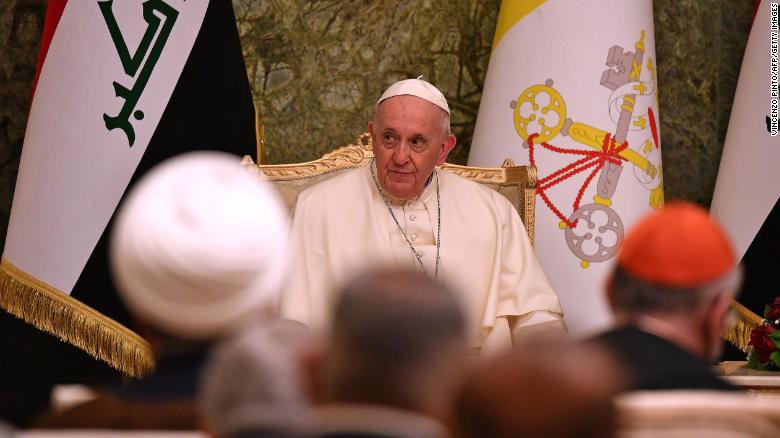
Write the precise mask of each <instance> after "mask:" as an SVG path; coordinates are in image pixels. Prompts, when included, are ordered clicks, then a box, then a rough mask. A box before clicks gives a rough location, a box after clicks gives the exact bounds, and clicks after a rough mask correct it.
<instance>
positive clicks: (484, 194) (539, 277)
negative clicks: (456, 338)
mask: <svg viewBox="0 0 780 438" xmlns="http://www.w3.org/2000/svg"><path fill="white" fill-rule="evenodd" d="M371 166H373V164H372V165H369V166H363V167H360V168H357V169H352V170H348V171H345V172H343V173H342V174H340V175H338V176H335V177H333V178H331V179H328V180H326V181H323V182H321V183H319V184H316V185H314V186H312V187H310V188H308V189H306V190H304V191H303V192H301V193H300V195H299V196H298V200H297V203H296V205H295V211H294V214H293V225H292V236H291V238H292V244H293V254H294V257H295V259H294V260H293V263H292V266H291V275H290V279H289V282H288V285H287V286H286V287H285V292H284V293H283V294H282V303H281V311H282V316H284V317H286V318H289V319H292V320H295V321H299V322H301V323H303V324H305V325H307V326H309V327H311V328H322V327H323V326H324V324H325V323H326V321H327V319H328V316H329V312H330V310H331V306H332V303H333V300H334V298H335V294H336V293H337V292H338V290H337V288H338V287H339V286H341V285H342V284H343V283H344V282H345V281H348V280H349V279H350V278H351V277H353V276H354V275H356V274H357V273H358V272H360V270H361V269H364V268H368V267H377V266H382V265H388V264H391V265H395V266H399V267H409V268H414V269H420V264H419V262H418V261H417V259H416V258H415V257H414V254H413V253H412V251H411V249H410V248H409V244H408V243H407V242H406V240H405V239H404V237H403V234H402V233H401V231H400V230H399V228H398V225H396V223H395V222H394V221H393V218H392V216H390V213H389V212H388V210H387V206H386V205H385V203H384V201H383V200H382V196H381V195H380V194H379V192H378V190H377V187H376V185H375V184H374V182H373V180H372V178H371ZM437 174H438V181H439V187H440V188H439V191H440V197H441V245H440V268H439V277H438V278H439V279H440V280H444V281H445V282H446V283H447V284H448V285H449V286H451V287H452V288H453V289H455V290H456V291H458V292H459V294H460V295H461V302H462V304H463V306H464V309H465V311H466V315H467V318H468V321H469V323H470V326H471V327H472V330H471V332H472V337H471V343H472V347H478V348H483V349H489V350H493V349H497V348H501V347H505V346H509V345H511V332H510V327H509V322H508V319H507V318H508V317H517V318H512V319H513V321H515V322H514V327H522V326H531V325H535V324H540V323H545V322H550V321H561V319H562V314H563V312H562V310H561V306H560V303H559V301H558V296H557V295H556V294H555V292H554V291H553V289H552V286H551V285H550V282H549V281H548V279H547V276H546V275H545V274H544V271H543V270H542V267H541V265H540V264H539V261H538V260H537V258H536V255H535V254H534V250H533V247H532V246H531V244H530V242H529V240H528V235H527V234H526V231H525V227H524V226H523V223H522V221H521V220H520V216H519V215H518V214H517V211H516V210H515V209H514V207H513V206H512V204H511V203H510V202H509V201H508V200H507V199H506V198H504V197H503V196H502V195H501V194H499V193H498V192H496V191H494V190H491V189H489V188H487V187H482V186H481V185H479V184H477V183H475V182H472V181H469V180H467V179H464V178H461V177H459V176H456V175H453V174H450V173H448V172H442V171H437ZM392 208H393V211H394V213H395V216H396V218H397V219H398V222H399V224H400V226H401V227H403V228H404V231H405V232H406V235H407V236H408V237H409V239H410V240H411V242H412V244H413V245H414V246H415V248H416V249H417V250H418V251H419V252H421V253H422V260H423V263H424V265H425V269H426V271H428V272H429V274H431V275H433V271H434V269H435V260H436V241H435V236H436V230H437V226H438V219H439V218H438V215H439V213H438V209H437V201H436V178H435V177H434V178H433V179H432V181H431V183H430V184H428V186H427V187H426V188H425V190H424V191H423V192H422V194H421V195H420V196H419V198H418V199H416V200H410V201H407V202H405V203H404V204H392Z"/></svg>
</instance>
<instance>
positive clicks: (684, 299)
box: [607, 202, 740, 359]
mask: <svg viewBox="0 0 780 438" xmlns="http://www.w3.org/2000/svg"><path fill="white" fill-rule="evenodd" d="M739 284H740V270H739V267H738V266H737V260H736V257H735V255H734V250H733V249H732V246H731V244H730V242H729V240H728V238H727V237H726V234H725V232H724V231H723V229H722V228H721V227H720V225H719V224H718V223H717V222H715V220H713V219H712V218H711V217H710V216H709V214H708V213H707V211H706V210H704V209H703V208H701V207H698V206H696V205H694V204H689V203H684V202H673V203H670V204H668V205H667V206H666V207H665V208H663V209H661V210H659V211H657V212H654V213H652V214H650V215H648V216H647V217H646V218H644V219H643V220H641V221H640V222H639V223H638V224H637V225H636V226H635V227H634V229H633V230H631V232H629V233H628V235H627V236H626V238H625V241H624V243H623V247H622V249H621V252H620V254H619V256H618V262H617V265H616V268H615V270H614V272H613V274H612V276H611V278H610V280H609V281H608V283H607V298H608V300H609V304H610V306H611V307H612V310H613V312H614V314H615V317H616V319H617V322H618V324H619V325H623V326H626V325H630V326H638V327H640V328H645V329H647V331H649V332H652V333H655V334H657V335H659V336H661V337H663V338H665V339H667V340H669V341H670V342H673V343H675V344H677V345H678V346H680V347H682V348H684V349H686V350H688V351H690V352H691V353H694V354H696V355H698V356H701V357H703V358H706V359H714V358H715V357H716V356H717V355H718V354H719V352H720V348H721V345H722V341H721V330H722V328H723V325H724V322H725V319H726V316H727V313H728V310H729V306H730V303H731V299H732V298H733V297H734V295H735V293H736V291H737V289H738V287H739Z"/></svg>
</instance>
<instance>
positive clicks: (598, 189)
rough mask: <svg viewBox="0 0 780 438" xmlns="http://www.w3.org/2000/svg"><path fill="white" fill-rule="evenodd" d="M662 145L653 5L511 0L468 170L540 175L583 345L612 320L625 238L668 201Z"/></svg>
mask: <svg viewBox="0 0 780 438" xmlns="http://www.w3.org/2000/svg"><path fill="white" fill-rule="evenodd" d="M660 147H661V144H660V138H659V131H658V101H657V95H656V75H655V43H654V38H653V5H652V1H651V0H633V1H630V2H629V1H625V0H581V1H567V0H546V1H545V0H526V1H517V0H514V1H513V0H504V1H503V2H502V4H501V10H500V13H499V17H498V24H497V26H496V35H495V37H494V41H493V53H492V55H491V58H490V65H489V67H488V73H487V78H486V80H485V88H484V90H483V94H482V103H481V105H480V109H479V115H478V117H477V125H476V128H475V132H474V142H473V144H472V146H471V152H470V156H469V164H470V165H475V166H497V165H500V164H501V163H502V162H503V161H504V159H506V158H511V159H513V161H514V162H515V163H517V164H531V165H534V166H536V167H537V169H538V176H539V177H538V181H537V187H536V188H537V195H538V196H537V204H536V251H537V255H538V256H539V260H540V261H541V263H542V265H543V266H544V269H545V271H546V272H547V275H548V277H549V278H550V281H551V282H552V284H553V286H554V287H555V290H556V291H557V292H558V295H559V296H560V299H561V303H562V305H563V308H564V313H565V318H566V322H567V324H568V326H569V330H570V332H571V333H572V335H573V336H575V337H582V336H587V335H590V334H593V333H594V332H596V331H598V330H601V329H603V328H605V327H606V326H607V325H608V324H609V322H610V313H609V311H608V308H607V306H606V301H605V299H604V293H603V287H604V281H605V279H606V276H607V274H608V272H609V270H610V268H611V264H612V262H613V261H614V259H615V255H616V253H617V252H618V250H619V249H620V245H621V242H622V240H623V236H624V233H625V231H626V229H628V228H630V227H631V226H632V224H634V222H636V221H637V219H639V218H640V217H641V216H643V215H644V214H646V213H648V212H649V211H650V210H651V209H654V208H655V209H657V208H660V207H661V206H662V205H663V184H662V174H661V150H660ZM670 250H672V249H670Z"/></svg>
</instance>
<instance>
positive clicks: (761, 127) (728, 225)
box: [710, 0, 780, 350]
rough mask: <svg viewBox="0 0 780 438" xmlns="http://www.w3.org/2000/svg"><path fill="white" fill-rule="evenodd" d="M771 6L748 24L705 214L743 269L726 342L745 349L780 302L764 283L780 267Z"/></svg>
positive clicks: (779, 92)
mask: <svg viewBox="0 0 780 438" xmlns="http://www.w3.org/2000/svg"><path fill="white" fill-rule="evenodd" d="M779 15H780V11H778V2H771V1H766V0H764V1H761V2H760V4H759V5H758V8H757V10H756V14H755V17H754V19H753V26H752V28H751V30H750V37H749V39H748V43H747V48H746V49H745V56H744V58H743V59H742V69H741V70H740V73H739V82H738V83H737V91H736V94H735V96H734V105H733V106H732V108H731V119H730V120H729V127H728V131H727V132H726V141H725V143H724V145H723V155H722V157H721V161H720V169H719V171H718V179H717V181H716V183H715V192H714V194H713V197H712V205H711V207H710V213H711V214H712V215H713V216H714V217H715V218H717V219H718V220H719V221H720V222H721V223H722V224H723V226H724V228H725V229H726V231H727V232H728V233H729V235H730V237H731V239H732V242H733V243H734V247H735V250H736V253H737V257H738V258H740V259H742V264H743V267H744V268H745V279H744V283H743V287H742V293H741V294H740V296H739V297H738V301H739V303H740V304H741V305H740V304H738V305H736V306H735V307H736V309H737V310H738V313H739V315H740V321H739V323H738V324H737V326H736V327H735V328H734V329H733V330H731V331H730V332H729V333H727V338H728V339H729V340H730V341H732V343H734V344H735V345H736V346H737V347H739V348H741V349H742V350H745V349H747V347H748V345H747V343H748V341H749V340H750V330H751V329H752V328H753V327H755V326H756V325H757V324H760V322H761V319H762V318H763V313H764V306H765V305H766V304H769V303H771V302H772V300H773V299H774V298H775V297H777V296H780V287H778V286H777V285H776V282H774V281H770V279H774V278H775V277H776V275H777V269H778V266H780V256H778V248H780V205H779V202H778V199H780V172H779V171H778V170H780V135H778V102H780V88H779V87H778V50H779V49H778V35H779V34H780V24H779V23H778V16H779Z"/></svg>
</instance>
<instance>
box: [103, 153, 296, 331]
mask: <svg viewBox="0 0 780 438" xmlns="http://www.w3.org/2000/svg"><path fill="white" fill-rule="evenodd" d="M239 163H240V158H239V157H237V156H234V155H230V154H227V153H222V152H192V153H188V154H184V155H180V156H178V157H175V158H172V159H170V160H168V161H166V162H164V163H162V164H160V165H158V166H157V167H155V168H154V169H152V170H151V171H150V172H149V173H148V174H147V175H145V176H144V177H143V178H142V179H141V181H140V182H139V183H138V184H137V185H136V187H135V188H133V190H132V191H131V192H130V194H129V196H128V197H127V199H126V201H125V202H124V205H123V206H122V208H121V210H120V212H119V215H118V217H117V221H116V225H115V227H114V230H113V234H112V236H111V267H112V270H113V274H114V278H115V281H116V284H117V289H118V290H119V292H120V295H121V297H122V298H123V300H124V302H125V304H126V305H127V306H128V308H129V309H130V310H131V312H132V313H133V314H135V315H136V316H137V317H139V318H141V319H142V320H144V321H145V322H147V323H149V324H150V325H152V326H154V327H157V328H158V329H161V330H162V331H163V332H165V333H168V334H171V335H175V336H178V337H182V338H187V339H209V338H213V337H216V336H220V335H222V334H224V333H226V332H228V331H232V330H234V329H238V328H240V327H242V326H244V325H245V324H246V323H247V322H248V321H249V320H252V319H255V318H258V317H263V314H264V313H266V314H267V313H269V312H271V311H272V310H275V309H276V307H277V305H278V301H279V292H280V288H281V286H282V282H283V279H284V276H285V274H286V271H287V264H288V255H287V252H288V248H287V235H288V230H289V229H288V215H287V211H286V210H285V209H284V207H283V206H282V204H281V201H280V200H279V197H278V195H277V194H276V192H275V191H274V189H273V187H271V185H270V184H269V183H268V182H266V181H264V180H262V179H261V177H259V176H257V175H252V174H250V173H249V172H247V171H246V170H245V169H243V168H242V167H241V165H240V164H239Z"/></svg>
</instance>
